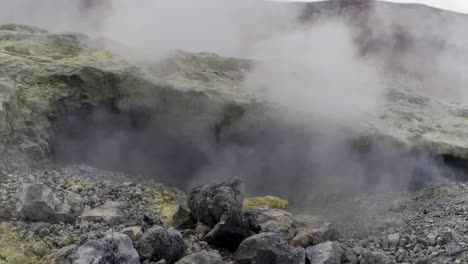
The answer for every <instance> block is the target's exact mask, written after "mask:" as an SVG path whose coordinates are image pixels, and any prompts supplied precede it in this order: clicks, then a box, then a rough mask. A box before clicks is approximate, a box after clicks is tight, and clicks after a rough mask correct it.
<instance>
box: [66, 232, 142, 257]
mask: <svg viewBox="0 0 468 264" xmlns="http://www.w3.org/2000/svg"><path fill="white" fill-rule="evenodd" d="M65 263H66V264H111V263H112V264H139V263H140V257H139V256H138V252H137V251H136V249H135V248H134V247H133V244H132V240H131V239H130V238H129V237H128V236H127V235H124V234H121V233H109V234H106V235H105V236H103V237H101V238H98V237H97V238H89V239H85V240H84V241H82V242H81V243H80V245H79V246H78V247H77V248H76V249H75V250H74V251H73V252H72V253H71V254H70V255H69V256H68V257H67V260H66V262H65Z"/></svg>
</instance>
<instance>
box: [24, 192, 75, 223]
mask: <svg viewBox="0 0 468 264" xmlns="http://www.w3.org/2000/svg"><path fill="white" fill-rule="evenodd" d="M17 210H18V213H19V214H20V215H21V216H22V217H23V218H25V219H26V220H31V221H44V222H73V221H75V220H76V215H74V214H73V213H72V211H71V208H70V206H68V205H67V204H65V203H62V202H60V201H59V200H58V199H57V197H56V196H55V194H54V193H53V191H52V190H51V189H50V188H49V187H47V186H46V185H44V184H41V183H33V184H26V185H24V186H23V189H22V191H21V193H20V198H19V202H18V209H17Z"/></svg>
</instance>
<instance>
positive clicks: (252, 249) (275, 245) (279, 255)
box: [234, 233, 305, 264]
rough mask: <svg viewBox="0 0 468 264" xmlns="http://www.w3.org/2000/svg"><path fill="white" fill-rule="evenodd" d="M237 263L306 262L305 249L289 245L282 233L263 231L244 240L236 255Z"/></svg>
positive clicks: (296, 263)
mask: <svg viewBox="0 0 468 264" xmlns="http://www.w3.org/2000/svg"><path fill="white" fill-rule="evenodd" d="M234 258H235V261H236V263H237V264H283V263H288V264H304V263H305V254H304V249H302V248H294V247H291V246H289V245H288V243H287V241H286V240H284V238H283V237H282V236H281V235H278V234H274V233H261V234H257V235H253V236H251V237H249V238H247V239H246V240H244V241H242V243H241V244H240V245H239V248H238V249H237V251H236V253H235V255H234Z"/></svg>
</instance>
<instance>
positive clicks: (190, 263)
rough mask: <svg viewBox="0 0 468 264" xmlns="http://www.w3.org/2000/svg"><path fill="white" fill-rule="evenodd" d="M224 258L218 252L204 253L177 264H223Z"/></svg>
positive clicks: (187, 257)
mask: <svg viewBox="0 0 468 264" xmlns="http://www.w3.org/2000/svg"><path fill="white" fill-rule="evenodd" d="M223 263H224V262H223V258H222V257H221V255H220V254H219V253H218V252H216V251H202V252H200V253H196V254H192V255H188V256H185V257H183V258H182V259H181V260H179V261H177V262H176V264H223Z"/></svg>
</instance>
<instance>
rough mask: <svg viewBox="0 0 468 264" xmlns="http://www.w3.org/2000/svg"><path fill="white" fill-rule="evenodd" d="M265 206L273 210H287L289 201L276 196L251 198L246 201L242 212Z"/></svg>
mask: <svg viewBox="0 0 468 264" xmlns="http://www.w3.org/2000/svg"><path fill="white" fill-rule="evenodd" d="M264 205H266V206H268V207H270V208H273V209H281V210H286V209H287V208H288V201H286V200H284V199H281V198H279V197H276V196H264V197H250V198H247V199H245V200H244V203H243V206H242V210H244V211H245V210H247V209H250V208H256V207H260V206H264Z"/></svg>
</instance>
